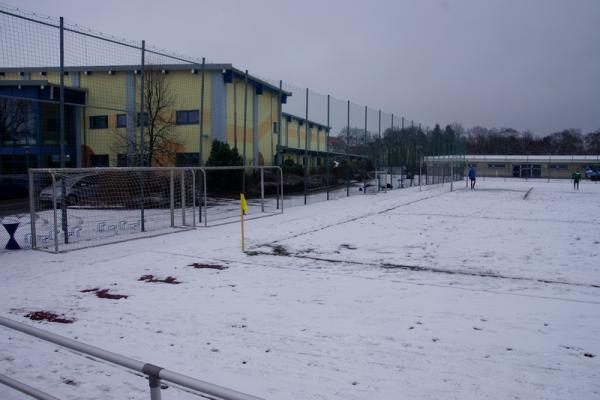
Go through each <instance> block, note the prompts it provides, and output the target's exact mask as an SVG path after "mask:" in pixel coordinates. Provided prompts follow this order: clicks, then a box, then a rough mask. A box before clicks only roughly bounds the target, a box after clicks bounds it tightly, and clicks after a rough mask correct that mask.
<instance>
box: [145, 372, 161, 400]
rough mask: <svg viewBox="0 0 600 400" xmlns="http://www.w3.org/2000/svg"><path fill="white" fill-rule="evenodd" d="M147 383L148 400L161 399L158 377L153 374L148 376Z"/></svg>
mask: <svg viewBox="0 0 600 400" xmlns="http://www.w3.org/2000/svg"><path fill="white" fill-rule="evenodd" d="M148 385H149V386H150V400H161V395H160V379H159V378H157V377H155V376H149V377H148Z"/></svg>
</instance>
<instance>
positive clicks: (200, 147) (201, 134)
mask: <svg viewBox="0 0 600 400" xmlns="http://www.w3.org/2000/svg"><path fill="white" fill-rule="evenodd" d="M205 65H206V64H205V58H204V57H202V69H201V71H200V121H199V122H200V146H199V150H198V163H199V164H200V166H202V165H203V163H204V160H203V157H204V155H203V153H204V69H205ZM192 208H195V207H192Z"/></svg>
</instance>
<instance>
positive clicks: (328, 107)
mask: <svg viewBox="0 0 600 400" xmlns="http://www.w3.org/2000/svg"><path fill="white" fill-rule="evenodd" d="M330 101H331V99H330V96H329V95H327V132H325V133H326V137H325V140H326V142H325V150H326V151H327V167H326V174H327V175H326V178H325V179H326V182H327V200H329V163H330V162H331V161H330V160H329V131H330V130H331V126H329V113H330Z"/></svg>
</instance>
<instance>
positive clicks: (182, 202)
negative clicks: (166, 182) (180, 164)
mask: <svg viewBox="0 0 600 400" xmlns="http://www.w3.org/2000/svg"><path fill="white" fill-rule="evenodd" d="M181 225H182V226H185V170H182V171H181Z"/></svg>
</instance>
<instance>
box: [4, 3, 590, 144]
mask: <svg viewBox="0 0 600 400" xmlns="http://www.w3.org/2000/svg"><path fill="white" fill-rule="evenodd" d="M3 1H4V2H5V3H10V4H12V5H14V6H16V7H17V6H18V7H20V8H23V9H26V10H31V11H36V12H39V13H41V14H46V15H50V16H64V17H65V19H66V20H68V21H69V22H76V23H78V24H80V25H83V26H86V27H90V28H93V29H94V30H97V31H101V32H105V33H110V34H113V35H115V36H121V37H126V38H129V39H132V40H141V39H145V40H146V41H147V42H150V43H152V44H154V45H156V46H159V47H162V48H165V49H169V50H172V51H176V52H179V53H183V54H189V55H190V56H196V57H202V56H205V57H206V58H207V60H210V61H211V62H223V63H233V64H234V65H235V66H236V67H238V68H240V69H248V70H249V71H250V73H251V74H256V75H258V76H261V77H266V78H269V79H273V80H279V79H282V80H283V81H284V82H286V83H289V84H292V85H295V86H298V87H309V88H311V89H312V90H314V91H316V92H320V93H323V94H331V95H332V96H335V97H337V98H340V99H344V100H345V99H350V100H351V101H353V102H355V103H357V104H362V105H364V104H367V105H369V106H371V107H373V108H375V109H379V108H380V109H382V110H384V111H387V112H393V113H395V114H396V115H403V116H406V117H407V118H409V119H414V120H415V121H419V122H423V123H424V124H426V125H430V126H432V125H433V124H435V123H440V124H442V125H444V124H448V123H453V122H460V123H462V124H463V125H464V126H465V127H471V126H474V125H483V126H487V127H492V126H495V127H512V128H515V129H519V130H525V129H529V130H531V131H533V132H534V133H535V134H547V133H551V132H554V131H557V130H561V129H565V128H579V129H581V130H582V131H583V133H587V132H589V131H592V130H597V129H600V1H599V0H456V1H452V0H371V1H358V0H353V1H350V0H346V1H342V0H335V1H326V0H293V1H284V0H251V1H250V0H239V1H225V0H214V1H199V0H195V1H194V0H169V1H150V0H135V1H133V0H118V1H117V0H103V1H93V2H92V1H85V0H80V1H73V0H52V1H49V0H19V1H14V0H13V1H11V0H3Z"/></svg>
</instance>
